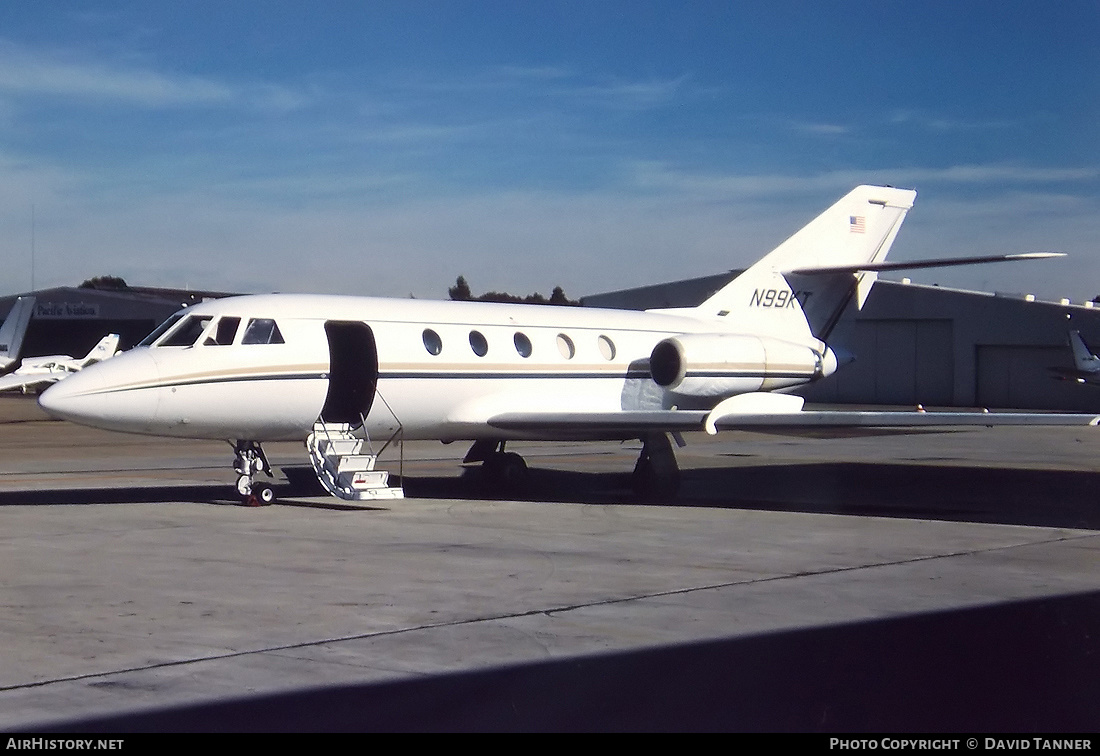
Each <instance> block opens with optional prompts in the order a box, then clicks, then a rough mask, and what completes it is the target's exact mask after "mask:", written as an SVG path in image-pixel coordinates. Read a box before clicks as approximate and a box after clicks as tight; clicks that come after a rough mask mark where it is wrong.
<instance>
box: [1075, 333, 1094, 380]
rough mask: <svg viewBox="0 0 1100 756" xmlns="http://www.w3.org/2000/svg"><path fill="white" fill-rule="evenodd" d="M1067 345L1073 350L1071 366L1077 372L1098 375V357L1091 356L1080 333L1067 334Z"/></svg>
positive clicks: (1091, 353)
mask: <svg viewBox="0 0 1100 756" xmlns="http://www.w3.org/2000/svg"><path fill="white" fill-rule="evenodd" d="M1069 345H1070V348H1071V349H1073V365H1074V367H1076V368H1077V370H1078V371H1079V372H1081V373H1085V374H1089V375H1100V357H1097V356H1096V355H1095V354H1093V351H1092V349H1090V348H1089V345H1088V344H1086V343H1085V339H1084V337H1082V336H1081V332H1080V331H1070V332H1069Z"/></svg>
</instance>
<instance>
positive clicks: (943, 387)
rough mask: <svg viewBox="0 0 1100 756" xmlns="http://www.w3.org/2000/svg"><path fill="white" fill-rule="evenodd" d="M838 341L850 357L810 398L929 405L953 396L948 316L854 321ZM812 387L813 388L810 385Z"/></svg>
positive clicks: (952, 346) (950, 400)
mask: <svg viewBox="0 0 1100 756" xmlns="http://www.w3.org/2000/svg"><path fill="white" fill-rule="evenodd" d="M851 325H852V328H851V330H848V329H845V332H844V337H843V338H842V337H841V334H840V333H839V329H838V333H837V337H838V338H837V344H839V345H840V346H842V347H843V348H844V349H847V350H848V351H850V352H851V353H852V354H853V355H855V362H852V363H850V364H848V365H844V366H843V367H841V368H840V370H838V371H837V372H836V373H835V374H834V375H833V376H831V377H830V378H826V379H825V380H823V381H821V383H820V384H818V386H819V387H820V389H821V390H820V391H814V393H813V394H812V395H811V394H807V397H808V398H810V399H811V400H813V401H828V402H852V403H858V404H905V405H908V404H918V403H919V404H928V405H932V406H936V405H946V406H949V405H951V404H953V403H954V400H955V341H954V325H953V323H952V322H951V321H950V320H870V319H867V320H857V321H854V322H853V323H852V324H851ZM815 388H817V387H815Z"/></svg>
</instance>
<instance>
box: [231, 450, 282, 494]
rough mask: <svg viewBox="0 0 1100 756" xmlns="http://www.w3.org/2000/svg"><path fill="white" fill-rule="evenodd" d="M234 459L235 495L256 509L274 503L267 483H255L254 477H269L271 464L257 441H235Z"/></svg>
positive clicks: (272, 492)
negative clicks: (260, 474) (235, 473)
mask: <svg viewBox="0 0 1100 756" xmlns="http://www.w3.org/2000/svg"><path fill="white" fill-rule="evenodd" d="M233 449H234V452H235V453H236V457H235V459H234V460H233V469H234V470H236V471H237V493H239V494H240V495H241V498H242V499H244V502H245V504H248V505H249V506H253V507H258V506H262V505H264V504H270V503H271V502H273V501H275V489H273V488H272V487H271V486H270V485H268V484H267V483H261V482H257V481H256V475H258V474H259V473H261V472H262V473H264V474H265V475H267V476H268V477H272V476H271V464H270V463H269V462H268V461H267V455H266V454H264V450H263V447H261V446H260V443H259V442H258V441H237V443H236V444H234V446H233Z"/></svg>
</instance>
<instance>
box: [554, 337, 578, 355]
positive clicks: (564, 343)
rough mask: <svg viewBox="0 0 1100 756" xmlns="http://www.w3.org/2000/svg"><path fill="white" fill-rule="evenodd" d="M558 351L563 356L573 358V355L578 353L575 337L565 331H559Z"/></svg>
mask: <svg viewBox="0 0 1100 756" xmlns="http://www.w3.org/2000/svg"><path fill="white" fill-rule="evenodd" d="M558 351H559V352H561V356H562V357H564V358H565V359H567V360H571V359H573V355H575V354H576V353H577V348H576V347H575V346H573V339H571V338H569V337H568V336H566V335H565V334H564V333H559V334H558Z"/></svg>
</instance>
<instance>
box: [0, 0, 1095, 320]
mask: <svg viewBox="0 0 1100 756" xmlns="http://www.w3.org/2000/svg"><path fill="white" fill-rule="evenodd" d="M1098 38H1100V4H1097V3H1095V2H1072V1H1071V2H1059V3H1033V2H1029V3H1015V2H998V3H992V2H982V3H977V2H975V3H967V2H923V3H900V2H882V0H878V1H877V2H828V3H817V4H813V3H809V2H794V3H785V2H771V3H766V4H764V3H739V2H683V0H681V1H679V2H641V1H635V2H600V1H599V0H589V1H588V2H550V1H546V2H518V0H517V1H515V2H488V1H486V0H480V1H477V2H462V1H459V0H448V1H445V0H436V1H434V2H420V1H417V0H402V2H318V3H310V4H306V3H300V2H278V1H275V2H265V3H258V2H257V3H253V2H232V1H227V2H207V3H201V2H189V3H183V2H181V3H149V2H98V3H96V2H42V3H5V4H2V5H0V249H2V250H3V253H2V255H3V256H2V257H0V259H3V260H5V261H6V265H5V269H6V271H7V272H8V275H7V276H6V277H5V280H4V283H3V285H2V286H0V293H13V292H19V291H26V290H28V289H30V288H31V276H32V270H31V257H32V255H31V249H32V243H31V229H32V223H31V215H32V208H33V214H34V224H33V230H34V241H33V249H34V255H33V258H34V270H33V275H34V285H35V287H38V288H42V287H46V286H54V285H70V284H76V283H79V282H80V281H82V280H83V279H84V278H87V277H89V276H93V275H118V276H122V277H124V278H125V279H127V281H129V282H131V283H133V284H143V285H167V286H190V287H193V288H202V289H217V290H231V291H246V292H261V291H311V292H333V293H349V294H371V295H390V296H408V295H410V294H412V295H415V296H417V297H423V298H441V297H445V296H446V289H447V287H448V286H449V285H451V284H452V283H453V282H454V279H455V277H456V276H458V275H459V274H463V275H465V276H466V277H467V278H468V279H469V281H470V283H471V286H472V287H473V289H474V290H475V292H479V291H484V290H489V289H496V290H508V291H513V292H516V293H527V292H530V291H541V292H543V293H549V291H550V289H551V288H553V287H554V286H555V285H561V286H563V287H565V290H566V292H567V293H568V294H570V295H571V296H579V295H582V294H587V293H595V292H599V291H606V290H610V289H616V288H620V287H626V286H635V285H644V284H651V283H657V282H660V281H665V280H673V279H676V278H683V277H689V276H695V275H706V274H710V273H715V272H719V271H722V270H726V269H730V268H735V267H743V266H745V265H747V264H749V263H751V262H752V261H753V260H754V259H756V258H757V257H759V256H760V255H762V254H763V253H765V252H767V251H768V250H769V249H771V248H772V247H774V246H775V245H776V244H778V243H779V242H781V241H782V240H783V239H784V238H786V237H787V236H789V235H790V234H791V233H793V232H794V231H795V230H797V228H798V227H799V226H801V225H803V224H804V223H805V222H807V221H809V220H810V219H811V218H812V217H813V216H815V215H817V214H818V213H819V212H820V211H821V210H823V209H824V208H825V207H827V206H828V205H830V204H831V203H832V202H834V201H835V200H836V199H837V198H839V197H840V196H842V195H843V194H844V193H846V192H847V191H848V190H849V189H850V188H851V187H852V186H854V185H856V184H860V183H888V184H893V185H897V186H907V187H913V188H916V189H917V190H918V199H917V205H916V207H915V209H914V210H913V212H912V213H911V214H910V216H909V219H908V220H907V221H906V225H905V227H904V228H903V230H902V232H901V235H900V236H899V239H898V242H897V244H896V245H895V247H894V252H893V254H892V258H894V259H906V258H920V257H929V256H950V255H960V256H961V255H971V254H985V253H999V252H1025V251H1035V250H1056V251H1063V252H1066V253H1068V254H1069V257H1068V258H1066V259H1063V260H1055V261H1049V262H1044V263H1020V264H1010V265H999V266H982V267H971V268H960V269H948V270H942V271H932V270H929V271H918V272H915V273H913V274H911V277H912V278H913V279H914V280H915V281H918V282H922V283H941V284H943V285H955V286H962V287H965V288H975V289H982V290H1001V291H1015V292H1028V293H1034V294H1037V295H1039V296H1041V297H1047V298H1057V297H1071V298H1073V299H1074V300H1081V299H1087V298H1091V297H1093V296H1095V295H1097V294H1100V147H1098V138H1100V45H1098V44H1097V41H1096V40H1097V39H1098Z"/></svg>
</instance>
